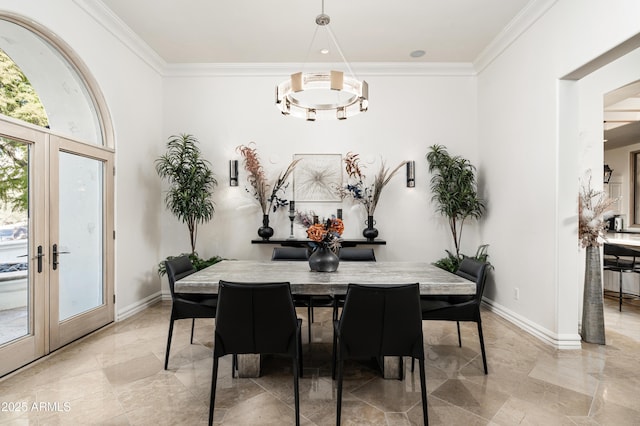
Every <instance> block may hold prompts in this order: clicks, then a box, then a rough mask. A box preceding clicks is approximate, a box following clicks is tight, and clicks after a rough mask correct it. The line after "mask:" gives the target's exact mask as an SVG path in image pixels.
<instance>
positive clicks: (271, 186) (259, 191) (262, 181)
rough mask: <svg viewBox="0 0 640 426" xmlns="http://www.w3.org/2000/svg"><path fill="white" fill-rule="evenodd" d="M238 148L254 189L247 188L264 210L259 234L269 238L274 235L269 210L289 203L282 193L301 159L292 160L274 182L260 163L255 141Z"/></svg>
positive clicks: (263, 237)
mask: <svg viewBox="0 0 640 426" xmlns="http://www.w3.org/2000/svg"><path fill="white" fill-rule="evenodd" d="M236 150H237V151H238V152H240V154H241V155H242V158H243V160H244V168H245V170H246V171H247V173H248V174H249V175H248V176H247V181H248V182H249V184H250V185H251V188H252V189H251V191H249V189H247V191H248V192H252V195H253V197H254V198H255V199H256V201H257V202H258V204H260V209H261V210H262V226H261V227H260V228H259V229H258V235H259V236H260V237H261V238H262V239H263V240H268V239H269V238H271V237H272V236H273V228H271V227H270V226H269V212H271V211H272V210H273V211H274V212H275V211H276V210H277V209H278V208H280V207H284V206H287V205H289V201H287V200H285V199H284V198H281V195H282V194H283V193H284V191H285V189H286V188H287V186H288V185H289V184H288V183H287V179H289V175H291V173H293V169H295V167H296V165H297V164H298V162H300V160H301V159H296V160H293V161H291V163H289V165H288V166H287V168H286V169H285V171H284V172H281V173H280V174H279V175H278V178H277V179H276V180H275V181H274V182H273V183H270V182H269V181H268V179H267V175H266V173H265V171H264V168H263V167H262V164H261V163H260V157H258V152H257V148H256V147H255V142H250V143H249V144H248V145H239V146H238V147H237V148H236Z"/></svg>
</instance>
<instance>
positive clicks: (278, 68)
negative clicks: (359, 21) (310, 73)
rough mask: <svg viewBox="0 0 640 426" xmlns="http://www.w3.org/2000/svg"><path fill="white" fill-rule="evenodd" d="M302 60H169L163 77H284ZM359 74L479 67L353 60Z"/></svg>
mask: <svg viewBox="0 0 640 426" xmlns="http://www.w3.org/2000/svg"><path fill="white" fill-rule="evenodd" d="M301 65H302V64H299V63H295V64H293V63H220V64H218V63H205V64H203V63H200V64H167V65H166V66H165V67H164V69H163V72H162V75H163V77H213V76H217V77H220V76H222V77H231V76H253V77H265V76H267V77H272V76H276V77H283V76H287V75H289V74H291V73H294V72H297V71H300V68H301ZM350 66H351V68H352V69H353V71H354V74H356V75H357V76H358V77H365V76H382V77H398V76H431V77H442V76H447V77H451V76H457V77H469V76H475V75H476V70H475V68H474V67H473V64H471V63H462V62H461V63H440V62H437V63H436V62H434V63H429V62H420V63H415V62H411V63H410V62H366V63H365V62H357V63H350ZM304 68H305V69H308V70H313V69H314V68H317V69H326V68H327V64H323V63H308V64H304Z"/></svg>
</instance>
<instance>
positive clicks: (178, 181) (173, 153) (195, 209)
mask: <svg viewBox="0 0 640 426" xmlns="http://www.w3.org/2000/svg"><path fill="white" fill-rule="evenodd" d="M197 144H198V140H197V139H196V138H195V137H194V136H193V135H188V134H181V135H173V136H171V137H170V138H169V140H168V141H167V152H166V153H165V154H163V155H162V156H160V157H159V158H158V159H157V160H156V161H155V167H156V172H157V173H158V176H160V178H161V179H166V180H167V182H168V183H169V189H168V190H167V193H166V195H165V198H164V202H165V205H166V207H167V209H169V210H170V211H171V213H173V214H174V215H175V216H176V217H177V218H178V219H180V220H181V221H182V222H184V223H186V224H187V228H188V230H189V240H190V242H191V253H190V254H189V257H190V259H191V263H192V264H193V265H194V267H195V268H196V269H202V268H205V267H207V266H209V265H211V264H213V263H216V262H219V261H220V260H221V258H219V257H218V256H215V257H212V258H211V259H201V258H200V257H199V256H198V253H197V252H196V240H197V237H198V225H199V224H202V223H207V222H208V221H210V220H211V219H212V218H213V213H214V211H215V209H214V204H213V200H212V197H213V190H214V188H215V187H216V186H217V185H218V182H217V181H216V179H215V177H214V176H213V172H212V171H211V167H210V165H211V163H209V162H208V161H207V160H205V159H203V158H202V156H201V153H200V148H198V146H197ZM169 258H171V257H169ZM158 271H159V273H160V274H161V275H163V274H164V272H165V271H164V261H163V262H161V263H160V265H159V268H158Z"/></svg>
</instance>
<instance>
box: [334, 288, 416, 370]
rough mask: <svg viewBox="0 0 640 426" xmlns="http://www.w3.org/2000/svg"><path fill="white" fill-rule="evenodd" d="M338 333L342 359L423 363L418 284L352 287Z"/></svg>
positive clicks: (348, 291) (348, 292) (348, 289)
mask: <svg viewBox="0 0 640 426" xmlns="http://www.w3.org/2000/svg"><path fill="white" fill-rule="evenodd" d="M339 331H340V343H339V344H340V348H339V350H340V351H341V354H342V355H343V356H342V358H365V357H371V356H412V357H415V358H419V359H424V348H423V343H422V342H423V341H422V315H421V311H420V289H419V287H418V284H417V283H416V284H404V285H389V286H379V285H376V286H368V285H361V284H349V286H348V287H347V296H346V299H345V302H344V309H343V310H342V315H341V317H340V321H339Z"/></svg>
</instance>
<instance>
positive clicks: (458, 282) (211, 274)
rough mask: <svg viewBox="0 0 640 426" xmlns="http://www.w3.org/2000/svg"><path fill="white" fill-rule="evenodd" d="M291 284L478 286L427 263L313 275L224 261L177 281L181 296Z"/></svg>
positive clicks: (308, 287)
mask: <svg viewBox="0 0 640 426" xmlns="http://www.w3.org/2000/svg"><path fill="white" fill-rule="evenodd" d="M220 280H225V281H238V282H275V281H288V282H289V283H291V292H292V293H294V294H309V295H326V294H329V295H334V294H345V293H346V291H347V286H348V284H349V283H358V284H373V285H375V284H409V283H416V282H417V283H419V284H420V294H423V295H427V294H438V295H445V294H446V295H464V294H475V292H476V285H475V283H474V282H472V281H469V280H466V279H464V278H462V277H459V276H457V275H455V274H452V273H450V272H447V271H445V270H443V269H440V268H438V267H436V266H433V265H432V264H430V263H427V262H340V266H339V267H338V270H337V271H336V272H312V271H311V270H310V269H309V264H308V263H307V262H300V261H290V262H288V261H277V262H276V261H253V260H223V261H222V262H219V263H216V264H214V265H211V266H209V267H207V268H205V269H202V270H200V271H198V272H195V273H193V274H191V275H189V276H187V277H184V278H182V279H181V280H178V281H177V282H176V284H175V290H176V292H178V293H217V292H218V282H219V281H220Z"/></svg>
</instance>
